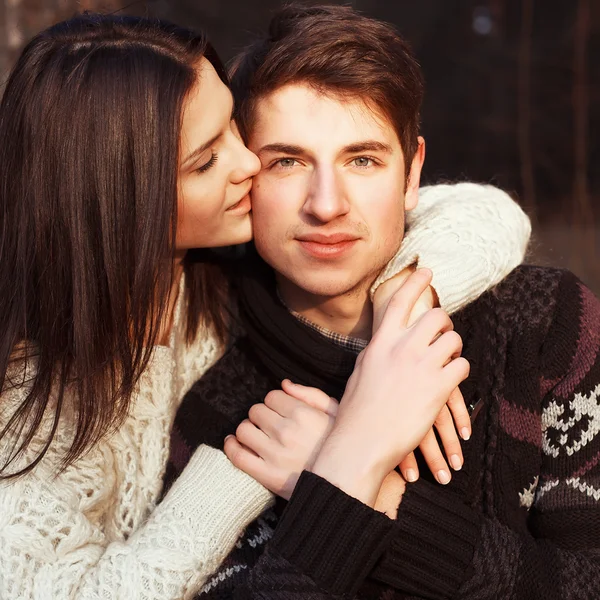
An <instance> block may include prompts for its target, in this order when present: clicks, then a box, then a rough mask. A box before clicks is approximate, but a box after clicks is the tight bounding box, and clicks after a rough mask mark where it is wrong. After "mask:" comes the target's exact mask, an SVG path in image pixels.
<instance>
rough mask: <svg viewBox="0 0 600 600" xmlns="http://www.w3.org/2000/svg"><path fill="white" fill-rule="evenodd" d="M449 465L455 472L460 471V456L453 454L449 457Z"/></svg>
mask: <svg viewBox="0 0 600 600" xmlns="http://www.w3.org/2000/svg"><path fill="white" fill-rule="evenodd" d="M450 464H451V465H452V468H453V469H454V470H455V471H460V470H461V469H462V460H460V456H459V455H458V454H453V455H452V456H451V457H450Z"/></svg>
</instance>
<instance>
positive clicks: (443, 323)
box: [413, 308, 454, 344]
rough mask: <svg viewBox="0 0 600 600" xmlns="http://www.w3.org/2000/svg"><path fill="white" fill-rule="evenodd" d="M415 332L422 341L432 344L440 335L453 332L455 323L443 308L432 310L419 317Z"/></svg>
mask: <svg viewBox="0 0 600 600" xmlns="http://www.w3.org/2000/svg"><path fill="white" fill-rule="evenodd" d="M413 327H414V332H415V334H418V336H419V338H420V339H423V340H427V341H428V344H432V343H433V342H434V341H435V340H437V339H438V338H439V336H440V335H443V334H444V333H447V332H449V331H452V330H453V329H454V323H452V319H451V318H450V317H449V316H448V313H447V312H446V311H445V310H443V309H442V308H432V309H431V310H428V311H427V312H426V313H425V314H424V315H422V316H421V317H419V319H418V320H417V322H416V323H415V324H414V326H413Z"/></svg>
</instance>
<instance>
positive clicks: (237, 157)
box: [176, 58, 260, 250]
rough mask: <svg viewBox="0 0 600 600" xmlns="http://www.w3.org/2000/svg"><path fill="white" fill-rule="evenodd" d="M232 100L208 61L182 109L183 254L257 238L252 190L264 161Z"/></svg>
mask: <svg viewBox="0 0 600 600" xmlns="http://www.w3.org/2000/svg"><path fill="white" fill-rule="evenodd" d="M232 111H233V98H232V96H231V92H230V91H229V89H228V88H227V86H226V85H225V84H223V82H222V81H221V80H220V79H219V76H218V75H217V72H216V71H215V69H214V68H213V66H212V65H211V64H210V62H209V61H208V60H206V59H204V58H203V59H202V62H201V64H200V67H199V69H198V81H197V83H196V84H195V86H194V87H193V88H192V90H191V92H190V94H189V96H188V98H187V100H186V102H185V104H184V109H183V124H182V129H181V143H180V157H179V207H178V219H177V239H176V247H177V249H178V250H187V249H189V248H211V247H217V246H229V245H232V244H241V243H244V242H247V241H249V240H250V239H251V238H252V221H251V218H250V209H251V205H250V194H249V192H250V188H251V186H252V177H253V176H254V175H256V173H258V171H259V170H260V161H259V160H258V158H257V157H256V155H254V154H253V153H252V152H250V150H248V149H247V148H246V147H245V146H244V144H243V143H242V141H241V139H240V137H239V134H238V131H237V129H236V127H235V123H234V122H233V120H232Z"/></svg>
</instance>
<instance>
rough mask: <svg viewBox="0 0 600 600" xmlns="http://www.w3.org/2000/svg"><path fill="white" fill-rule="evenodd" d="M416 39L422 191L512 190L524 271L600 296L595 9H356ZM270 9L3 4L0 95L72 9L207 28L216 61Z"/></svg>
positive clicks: (503, 0) (236, 1) (592, 1)
mask: <svg viewBox="0 0 600 600" xmlns="http://www.w3.org/2000/svg"><path fill="white" fill-rule="evenodd" d="M344 3H345V4H352V6H354V7H355V8H357V9H359V10H361V11H363V12H365V13H366V14H369V15H372V16H375V17H378V18H382V19H385V20H387V21H390V22H392V23H394V24H395V25H396V26H397V27H398V28H399V29H400V31H401V32H402V33H403V34H404V35H405V36H406V37H407V38H408V39H409V40H410V41H411V43H412V45H413V48H414V49H415V52H416V54H417V56H418V57H419V59H420V61H421V64H422V66H423V70H424V71H425V77H426V80H427V95H426V103H425V107H424V111H423V134H424V135H425V137H426V139H427V161H426V169H425V173H424V182H425V183H427V182H429V183H431V182H435V181H441V180H460V179H472V180H476V181H485V182H491V183H494V184H496V185H499V186H500V187H502V188H504V189H506V190H508V191H509V192H511V193H512V194H513V195H514V197H515V198H517V199H518V200H519V202H520V203H521V204H522V206H523V207H524V208H525V209H526V210H527V212H528V213H529V214H530V216H531V217H532V219H533V221H534V240H533V243H532V245H531V256H530V260H533V261H536V262H538V263H543V264H552V265H558V266H566V267H569V268H571V269H572V270H574V271H575V272H576V273H577V274H578V275H579V276H580V277H581V278H582V279H583V280H584V281H585V282H586V283H587V284H588V285H590V286H591V287H592V288H593V289H594V290H595V292H596V293H597V294H600V170H599V169H598V166H599V164H600V0H544V1H543V2H542V1H541V0H538V1H537V2H536V1H535V0H420V1H419V2H415V1H414V0H395V1H393V2H391V1H389V0H388V1H386V0H355V1H354V2H350V3H349V2H344ZM281 4H282V2H280V1H278V0H145V1H138V2H135V1H132V0H129V1H127V0H79V1H76V0H0V86H1V84H2V81H4V79H5V78H6V75H7V73H8V71H9V69H10V66H11V64H12V62H13V61H14V59H15V57H16V56H17V54H18V52H19V51H20V49H21V48H22V45H23V43H24V42H26V41H27V40H28V39H29V38H30V37H31V36H32V35H34V34H35V33H36V32H38V31H39V30H40V29H43V28H45V27H47V26H48V25H50V24H52V23H54V22H56V21H58V20H60V19H63V18H66V17H68V16H71V15H72V14H73V13H74V12H76V11H81V10H86V9H89V10H101V11H115V10H121V9H123V10H124V11H125V12H129V13H132V14H146V15H152V16H159V17H163V18H168V19H170V20H172V21H175V22H178V23H181V24H183V25H186V26H191V27H202V28H204V29H206V30H207V31H208V33H209V35H210V37H211V40H212V41H213V43H214V45H215V46H216V47H217V49H218V50H219V52H220V53H221V55H222V57H223V58H224V59H225V60H228V59H230V58H231V57H232V56H233V55H234V54H235V52H236V51H237V50H239V49H240V48H242V47H243V46H244V45H245V44H246V43H248V42H249V41H250V40H251V39H252V35H253V33H254V32H256V31H260V30H261V28H264V27H265V26H266V24H267V23H268V20H269V17H270V14H271V12H272V10H273V9H274V8H276V7H278V6H279V5H281Z"/></svg>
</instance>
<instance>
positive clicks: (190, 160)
mask: <svg viewBox="0 0 600 600" xmlns="http://www.w3.org/2000/svg"><path fill="white" fill-rule="evenodd" d="M220 137H221V133H217V135H215V136H214V137H213V138H211V139H210V140H208V142H206V143H204V144H202V146H198V148H196V149H195V150H194V151H193V152H191V153H190V154H189V155H188V157H187V158H186V159H185V160H184V161H183V162H182V163H181V168H182V169H185V168H186V167H187V166H189V165H191V164H192V163H193V162H194V161H195V160H196V159H197V158H198V157H199V156H200V155H201V154H202V153H203V152H204V151H205V150H207V149H208V148H210V147H211V146H212V145H213V144H214V143H215V142H216V141H217V140H218V139H219V138H220Z"/></svg>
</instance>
